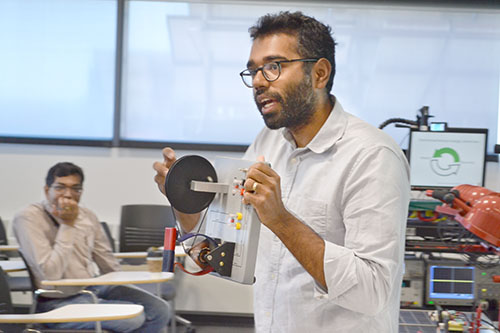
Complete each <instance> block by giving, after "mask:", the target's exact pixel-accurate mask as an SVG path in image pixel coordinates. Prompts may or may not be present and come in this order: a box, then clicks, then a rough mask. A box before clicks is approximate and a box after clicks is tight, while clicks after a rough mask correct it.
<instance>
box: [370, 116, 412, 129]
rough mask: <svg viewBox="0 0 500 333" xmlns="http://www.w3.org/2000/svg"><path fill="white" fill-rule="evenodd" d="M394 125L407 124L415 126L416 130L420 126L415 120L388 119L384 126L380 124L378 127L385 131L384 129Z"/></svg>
mask: <svg viewBox="0 0 500 333" xmlns="http://www.w3.org/2000/svg"><path fill="white" fill-rule="evenodd" d="M392 123H403V124H407V125H410V126H414V128H417V126H418V123H417V122H416V121H415V120H408V119H404V118H390V119H387V120H386V121H384V122H383V123H382V124H380V125H379V126H378V128H379V129H383V128H384V127H386V126H387V125H389V124H392Z"/></svg>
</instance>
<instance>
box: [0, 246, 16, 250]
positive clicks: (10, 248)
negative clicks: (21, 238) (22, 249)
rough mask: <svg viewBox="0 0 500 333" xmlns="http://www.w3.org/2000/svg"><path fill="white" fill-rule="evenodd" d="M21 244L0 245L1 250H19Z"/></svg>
mask: <svg viewBox="0 0 500 333" xmlns="http://www.w3.org/2000/svg"><path fill="white" fill-rule="evenodd" d="M18 250H19V245H0V251H18Z"/></svg>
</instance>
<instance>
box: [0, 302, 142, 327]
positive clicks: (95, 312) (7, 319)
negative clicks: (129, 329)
mask: <svg viewBox="0 0 500 333" xmlns="http://www.w3.org/2000/svg"><path fill="white" fill-rule="evenodd" d="M143 311H144V307H143V306H142V305H137V304H70V305H66V306H63V307H60V308H57V309H54V310H52V311H49V312H43V313H35V314H6V315H0V323H12V324H15V323H25V324H26V323H67V322H83V321H103V320H116V319H128V318H133V317H135V316H138V315H140V314H141V313H142V312H143Z"/></svg>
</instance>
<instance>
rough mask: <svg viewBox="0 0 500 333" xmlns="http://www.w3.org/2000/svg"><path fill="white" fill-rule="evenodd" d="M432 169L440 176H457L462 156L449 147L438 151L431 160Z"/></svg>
mask: <svg viewBox="0 0 500 333" xmlns="http://www.w3.org/2000/svg"><path fill="white" fill-rule="evenodd" d="M430 163H431V169H432V171H433V172H434V173H435V174H437V175H439V176H451V175H456V174H457V173H458V170H459V169H460V156H459V155H458V153H457V152H456V151H455V150H454V149H452V148H449V147H444V148H440V149H436V151H434V155H433V156H432V158H431V162H430Z"/></svg>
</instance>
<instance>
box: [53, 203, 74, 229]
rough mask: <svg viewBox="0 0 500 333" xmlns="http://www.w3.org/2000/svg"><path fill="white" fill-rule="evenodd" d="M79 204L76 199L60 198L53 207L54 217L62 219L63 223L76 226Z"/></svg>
mask: <svg viewBox="0 0 500 333" xmlns="http://www.w3.org/2000/svg"><path fill="white" fill-rule="evenodd" d="M78 211H79V209H78V202H77V201H76V200H74V199H70V198H66V197H60V198H58V199H57V202H56V204H54V205H52V215H54V216H56V217H58V218H60V219H61V220H62V222H63V223H65V224H68V225H74V224H75V221H76V218H77V217H78Z"/></svg>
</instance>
